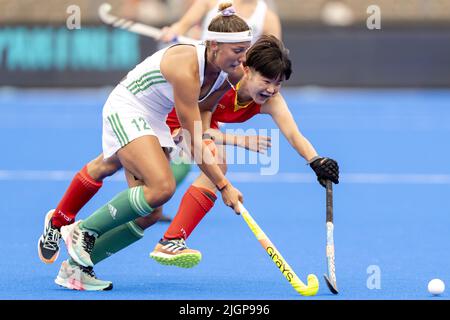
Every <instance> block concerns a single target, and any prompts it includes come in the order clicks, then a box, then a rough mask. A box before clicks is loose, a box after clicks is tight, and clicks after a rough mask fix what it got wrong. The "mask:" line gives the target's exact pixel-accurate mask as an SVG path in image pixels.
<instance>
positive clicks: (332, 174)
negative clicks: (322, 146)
mask: <svg viewBox="0 0 450 320" xmlns="http://www.w3.org/2000/svg"><path fill="white" fill-rule="evenodd" d="M309 165H310V166H311V169H313V170H314V172H315V173H316V176H317V181H319V183H320V184H321V185H322V186H323V187H326V183H327V180H331V181H332V182H334V183H335V184H338V183H339V165H338V164H337V162H336V161H335V160H333V159H330V158H322V157H318V158H316V159H315V160H314V161H312V162H311V163H310V164H309Z"/></svg>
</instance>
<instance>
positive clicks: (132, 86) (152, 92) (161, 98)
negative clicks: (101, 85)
mask: <svg viewBox="0 0 450 320" xmlns="http://www.w3.org/2000/svg"><path fill="white" fill-rule="evenodd" d="M175 45H180V44H175ZM193 46H195V48H196V49H197V58H198V70H199V79H200V86H201V85H202V84H203V80H204V73H205V64H206V61H205V52H206V46H205V45H204V44H202V43H199V44H195V45H193ZM171 47H173V46H170V47H167V48H164V49H161V50H159V51H157V52H155V53H154V54H153V55H151V56H149V57H148V58H146V59H145V60H144V61H142V62H141V63H140V64H138V65H137V66H136V67H135V68H134V69H133V70H131V71H130V72H128V74H127V76H126V77H125V79H123V80H122V81H121V82H120V84H121V85H123V86H124V87H126V88H127V89H128V90H129V91H130V92H131V93H132V94H133V95H134V96H135V97H136V98H137V100H139V102H140V103H141V104H142V105H143V106H145V107H146V109H147V108H148V109H149V111H154V112H157V113H159V115H167V114H168V113H169V112H170V111H171V110H172V109H173V107H174V104H175V102H174V94H173V87H172V85H171V84H170V83H169V82H168V81H167V80H166V79H165V78H164V76H163V75H162V73H161V67H160V65H161V59H162V57H163V55H164V53H165V52H166V50H167V49H169V48H171ZM226 78H227V73H225V72H223V71H221V72H220V74H219V76H218V77H217V79H216V81H215V83H214V85H213V86H212V88H211V90H210V91H209V92H208V94H206V95H205V96H204V97H203V98H202V99H201V100H199V102H201V101H203V100H204V99H206V98H207V97H208V96H209V95H210V94H211V93H212V92H214V91H216V90H217V89H219V88H220V86H221V85H222V84H223V82H224V81H225V79H226Z"/></svg>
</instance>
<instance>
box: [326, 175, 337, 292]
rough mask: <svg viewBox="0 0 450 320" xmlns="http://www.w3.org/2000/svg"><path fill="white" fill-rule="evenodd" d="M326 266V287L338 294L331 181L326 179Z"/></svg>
mask: <svg viewBox="0 0 450 320" xmlns="http://www.w3.org/2000/svg"><path fill="white" fill-rule="evenodd" d="M326 201H327V268H328V274H324V275H323V276H324V278H325V282H326V283H327V286H328V289H330V291H331V292H332V293H333V294H338V289H337V284H336V269H335V266H334V238H333V230H334V225H333V183H332V182H331V181H330V180H327V196H326Z"/></svg>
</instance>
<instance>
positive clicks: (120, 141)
mask: <svg viewBox="0 0 450 320" xmlns="http://www.w3.org/2000/svg"><path fill="white" fill-rule="evenodd" d="M108 121H109V123H110V124H111V128H112V129H113V131H114V134H115V135H116V137H117V140H119V143H120V146H121V147H123V146H124V145H125V144H124V141H123V137H122V135H121V134H120V133H119V131H118V130H117V128H116V123H115V121H114V119H113V117H112V116H108Z"/></svg>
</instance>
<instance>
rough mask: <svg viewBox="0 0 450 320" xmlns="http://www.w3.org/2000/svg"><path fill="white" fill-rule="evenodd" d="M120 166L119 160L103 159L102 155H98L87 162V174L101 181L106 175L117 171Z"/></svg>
mask: <svg viewBox="0 0 450 320" xmlns="http://www.w3.org/2000/svg"><path fill="white" fill-rule="evenodd" d="M120 168H121V165H120V162H118V161H111V160H107V161H105V160H103V155H100V156H99V157H97V158H96V159H94V160H92V161H91V162H89V163H88V166H87V170H88V173H89V175H90V176H91V177H92V178H93V179H94V180H97V181H102V180H103V179H105V178H106V177H109V176H111V175H113V174H114V173H116V172H117V171H119V169H120Z"/></svg>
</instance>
